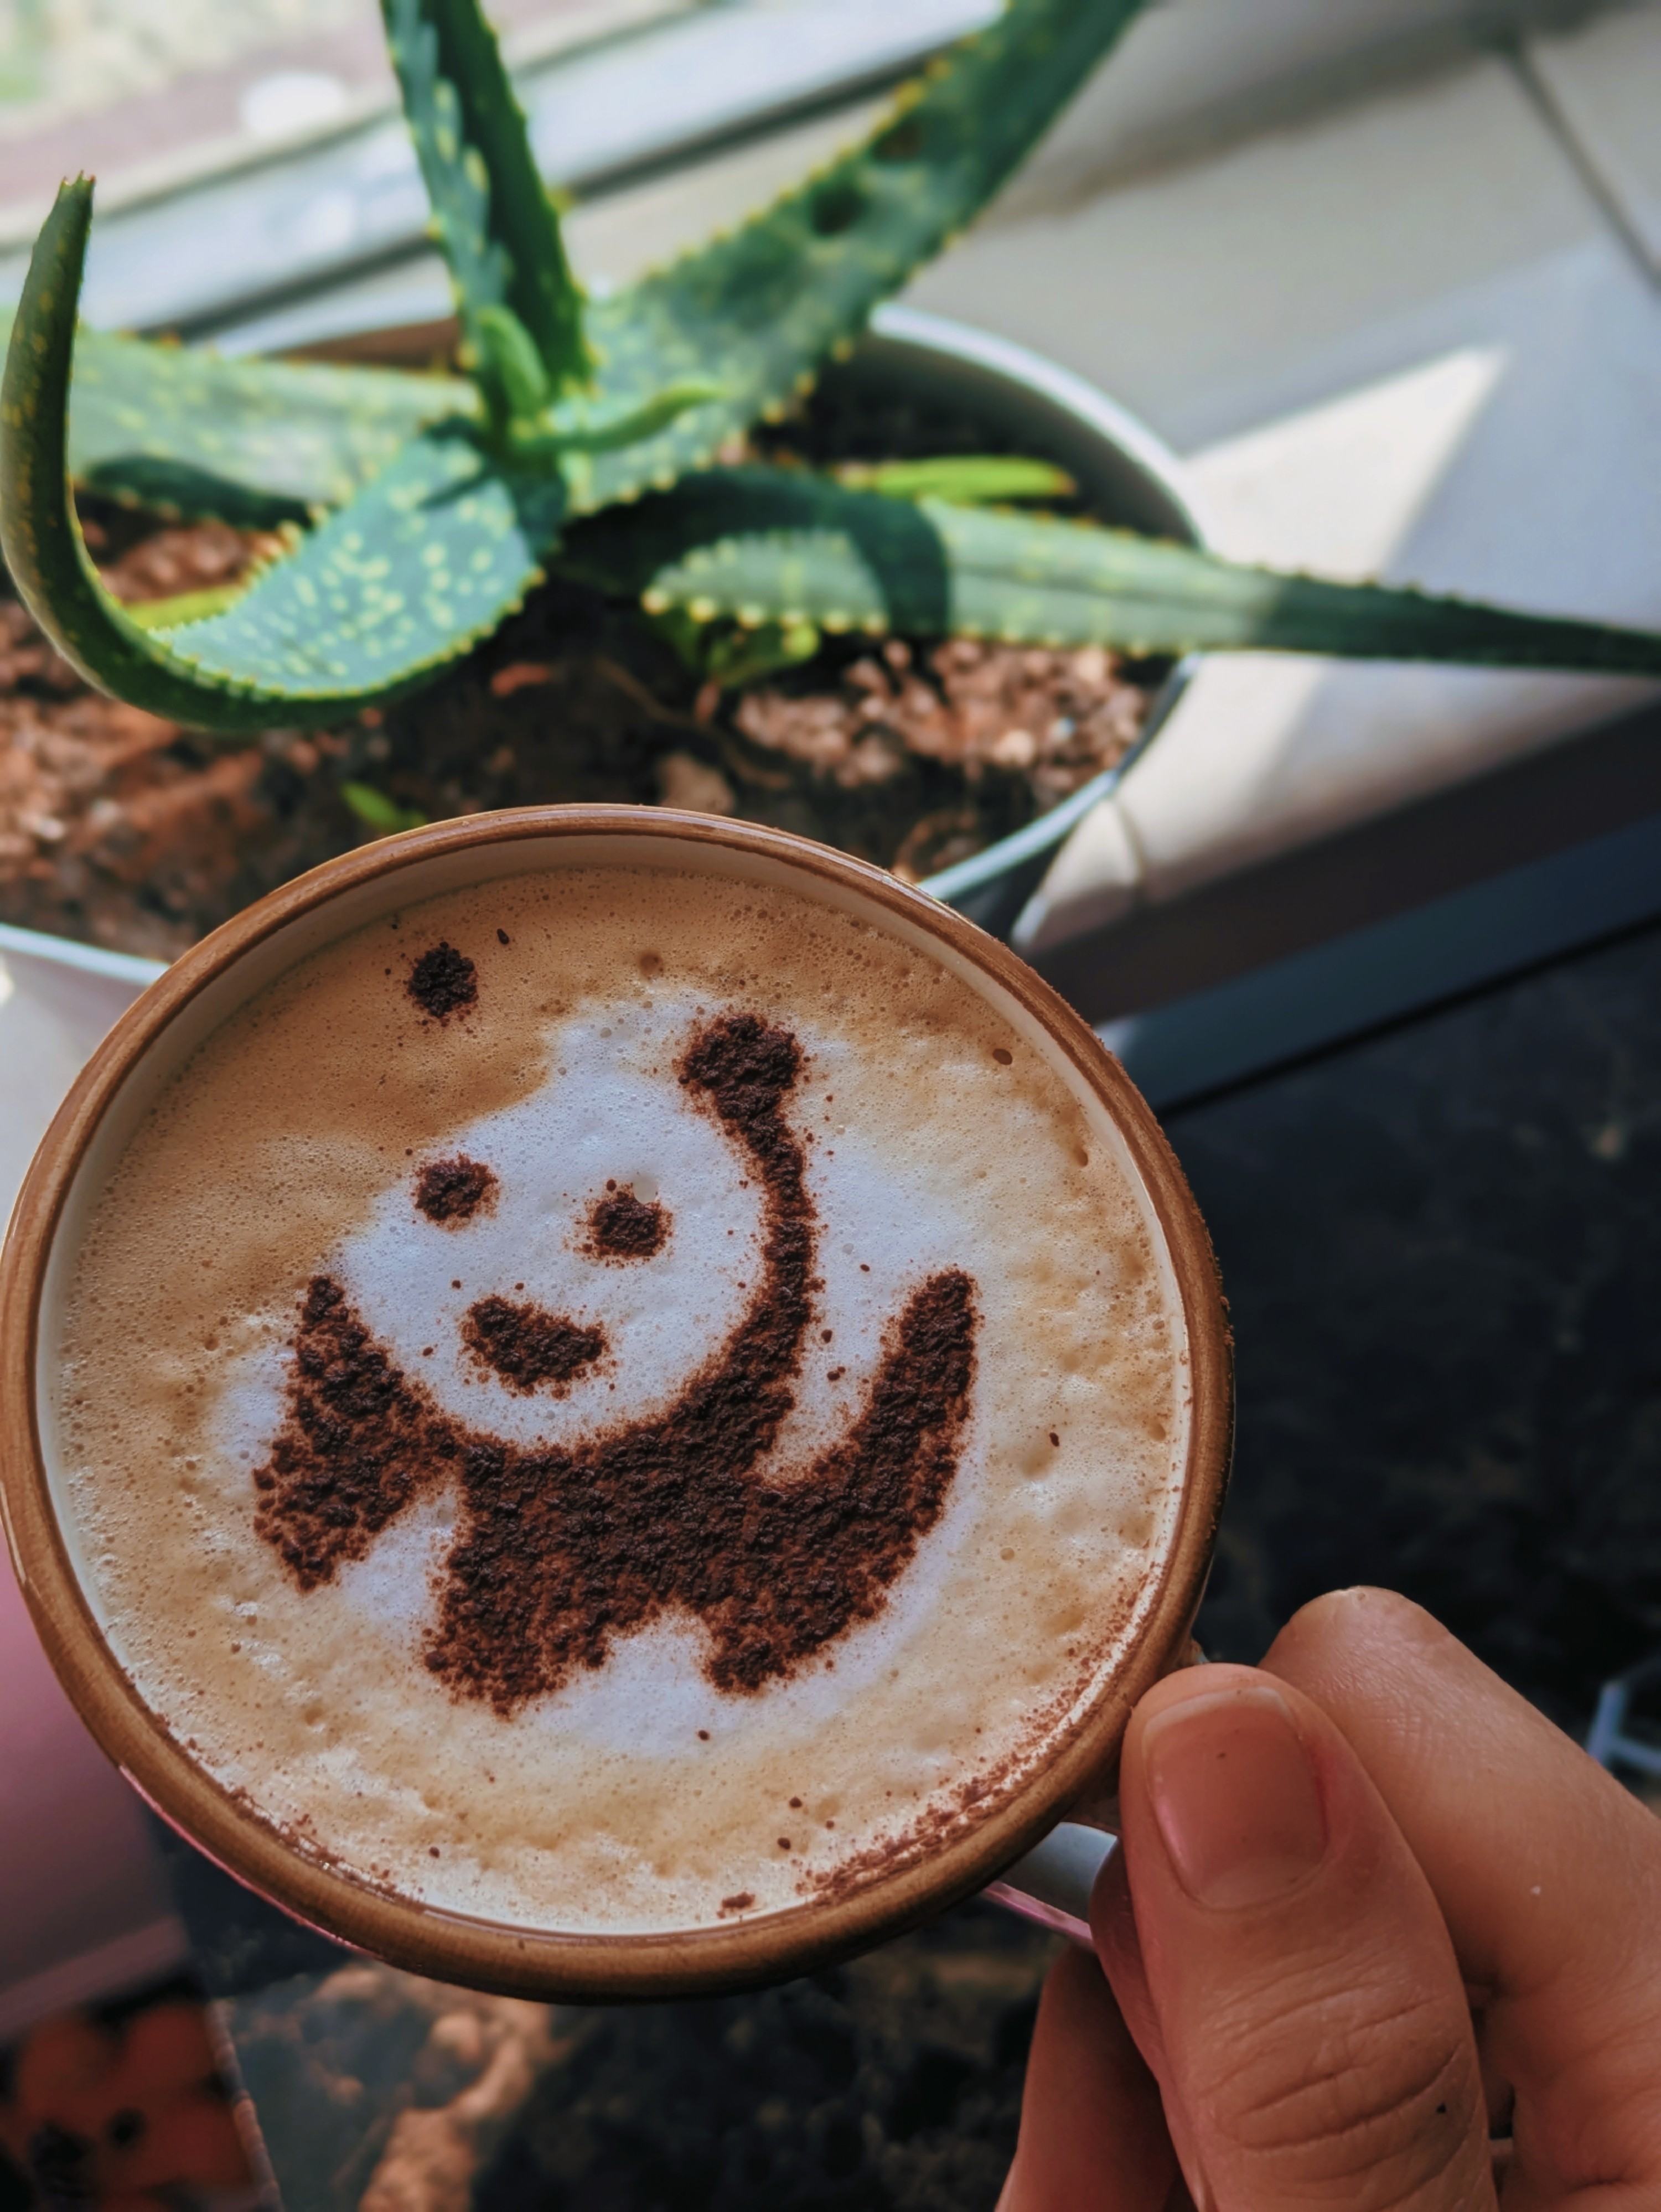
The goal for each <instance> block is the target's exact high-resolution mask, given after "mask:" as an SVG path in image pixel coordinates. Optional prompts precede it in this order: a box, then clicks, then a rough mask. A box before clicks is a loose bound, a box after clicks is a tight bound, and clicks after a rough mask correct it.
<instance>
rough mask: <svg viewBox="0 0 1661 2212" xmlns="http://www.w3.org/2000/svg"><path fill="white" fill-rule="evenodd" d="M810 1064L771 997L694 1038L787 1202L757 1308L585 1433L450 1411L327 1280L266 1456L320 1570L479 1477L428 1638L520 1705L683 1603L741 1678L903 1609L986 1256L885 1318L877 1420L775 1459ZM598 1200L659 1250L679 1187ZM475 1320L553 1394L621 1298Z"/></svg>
mask: <svg viewBox="0 0 1661 2212" xmlns="http://www.w3.org/2000/svg"><path fill="white" fill-rule="evenodd" d="M800 1069H801V1053H800V1048H799V1047H798V1045H797V1042H796V1040H795V1038H794V1036H791V1035H790V1034H789V1033H788V1031H786V1030H782V1029H779V1028H777V1027H775V1026H771V1025H770V1024H768V1023H766V1022H765V1021H764V1020H762V1019H760V1018H758V1017H757V1016H756V1015H754V1014H746V1013H738V1014H729V1015H727V1016H725V1017H724V1018H721V1019H719V1020H716V1021H715V1022H712V1023H710V1024H708V1025H707V1026H706V1027H704V1028H703V1030H700V1031H699V1032H698V1033H697V1035H696V1036H694V1037H693V1038H692V1039H691V1042H690V1043H689V1044H688V1046H687V1048H686V1050H685V1052H684V1054H683V1055H682V1057H681V1060H680V1063H679V1066H678V1079H679V1085H680V1088H681V1089H682V1091H684V1092H685V1093H686V1094H688V1095H689V1097H691V1098H692V1099H694V1100H696V1101H697V1102H698V1103H701V1104H703V1106H704V1107H705V1108H706V1109H707V1110H709V1112H710V1113H712V1114H713V1115H714V1117H715V1120H716V1121H717V1122H718V1124H719V1125H720V1126H721V1128H722V1130H723V1132H724V1133H725V1134H726V1136H727V1140H728V1141H729V1142H730V1143H731V1144H732V1145H733V1146H734V1147H735V1149H736V1150H737V1152H738V1153H739V1157H740V1159H741V1160H742V1162H743V1163H744V1164H745V1165H747V1166H748V1167H749V1169H750V1170H751V1175H752V1176H753V1177H754V1179H755V1181H756V1182H757V1185H758V1186H759V1188H760V1189H761V1191H762V1193H763V1194H764V1197H763V1212H764V1237H763V1243H762V1250H761V1254H760V1266H759V1271H758V1273H759V1279H758V1281H757V1284H756V1285H755V1287H754V1288H753V1289H752V1291H751V1295H750V1300H749V1304H748V1305H747V1307H746V1309H745V1313H744V1316H743V1317H742V1319H741V1321H740V1322H739V1326H738V1328H736V1329H735V1330H734V1331H733V1334H732V1335H731V1336H730V1337H729V1339H728V1340H727V1342H726V1343H725V1344H724V1345H722V1346H720V1347H719V1349H718V1350H716V1351H715V1352H712V1354H711V1355H710V1357H709V1358H707V1359H706V1360H705V1361H704V1362H703V1364H701V1365H699V1366H698V1367H697V1368H696V1369H695V1370H694V1371H693V1372H692V1373H691V1375H690V1376H688V1378H687V1379H686V1381H685V1382H684V1384H683V1385H682V1387H681V1389H680V1391H679V1393H678V1395H677V1396H676V1397H675V1399H674V1401H673V1402H672V1404H671V1406H670V1407H668V1409H667V1410H666V1412H664V1413H660V1414H658V1415H657V1416H656V1417H655V1418H653V1417H649V1416H648V1417H647V1418H645V1419H639V1418H636V1419H628V1418H625V1419H623V1420H622V1421H620V1422H618V1423H615V1424H613V1425H609V1426H607V1427H605V1428H604V1429H602V1430H600V1431H598V1432H597V1433H594V1434H592V1435H590V1436H588V1437H584V1438H581V1439H579V1440H577V1441H575V1442H573V1443H567V1444H565V1445H564V1446H563V1447H561V1446H551V1445H549V1444H547V1443H533V1444H530V1445H526V1444H514V1443H507V1442H504V1441H503V1440H502V1438H500V1437H496V1436H495V1435H494V1434H492V1433H491V1432H490V1430H489V1429H486V1428H479V1427H475V1426H472V1425H469V1424H468V1423H467V1422H466V1421H465V1420H464V1419H459V1418H458V1417H457V1416H456V1415H455V1414H453V1413H447V1412H446V1411H445V1410H444V1409H443V1408H442V1407H441V1406H440V1404H439V1403H438V1402H437V1401H436V1400H435V1397H434V1395H433V1394H432V1392H431V1391H430V1390H429V1389H427V1388H426V1386H425V1385H424V1384H423V1383H420V1382H418V1381H416V1380H413V1379H412V1378H411V1377H410V1376H406V1375H405V1373H404V1371H403V1370H401V1369H400V1368H399V1366H398V1365H397V1364H395V1362H394V1360H393V1359H392V1357H391V1356H389V1354H388V1353H387V1352H386V1350H385V1349H384V1348H383V1346H381V1345H380V1343H379V1342H378V1341H377V1340H376V1339H375V1337H374V1334H373V1333H372V1332H371V1330H370V1329H369V1328H368V1326H367V1325H366V1323H365V1322H363V1321H362V1319H361V1318H360V1316H359V1315H358V1313H357V1312H356V1310H355V1309H354V1307H353V1306H352V1305H351V1304H350V1301H349V1299H348V1297H347V1295H346V1293H345V1291H344V1290H343V1289H342V1287H341V1286H340V1285H339V1284H338V1282H337V1281H335V1280H334V1279H333V1278H332V1277H331V1276H328V1275H319V1276H316V1277H314V1278H313V1281H312V1283H311V1285H310V1287H309V1289H308V1291H307V1297H306V1301H305V1305H304V1309H303V1312H302V1316H301V1328H300V1331H299V1334H298V1335H297V1337H296V1339H295V1345H294V1373H293V1380H292V1382H291V1383H290V1386H289V1415H288V1419H287V1420H286V1422H285V1424H284V1426H283V1432H282V1433H281V1435H280V1436H279V1437H277V1442H276V1444H275V1446H274V1448H273V1449H272V1452H271V1458H270V1459H269V1460H268V1461H267V1462H266V1463H265V1465H264V1466H262V1467H261V1468H259V1470H258V1472H257V1473H256V1474H255V1476H254V1486H255V1489H256V1491H257V1492H259V1498H260V1503H259V1510H258V1516H257V1518H258V1525H259V1531H260V1534H262V1535H263V1536H264V1537H265V1540H266V1541H268V1542H269V1543H270V1544H271V1545H272V1546H273V1547H275V1549H276V1550H277V1553H279V1555H280V1556H281V1558H282V1559H283V1562H284V1564H285V1565H286V1566H287V1567H288V1569H289V1572H290V1573H291V1575H292V1576H293V1577H294V1579H295V1583H297V1584H298V1586H299V1587H300V1589H302V1590H308V1589H314V1588H315V1587H317V1586H318V1585H319V1584H320V1583H326V1582H329V1581H331V1580H332V1579H333V1577H334V1576H335V1573H336V1571H337V1570H338V1567H339V1566H340V1565H342V1564H343V1563H344V1562H346V1561H350V1560H352V1559H361V1558H362V1557H364V1556H365V1555H366V1554H367V1553H368V1551H369V1549H370V1547H372V1546H373V1544H374V1541H375V1539H376V1538H377V1537H378V1536H379V1535H380V1533H381V1531H382V1530H383V1529H385V1528H386V1527H387V1526H388V1525H389V1524H390V1523H391V1522H392V1521H394V1520H395V1519H396V1518H397V1517H398V1516H399V1515H400V1514H401V1513H403V1512H404V1511H405V1510H406V1508H408V1507H409V1506H410V1505H411V1504H413V1503H414V1502H415V1501H416V1500H417V1498H418V1497H419V1496H420V1495H421V1493H422V1492H423V1491H424V1490H428V1489H431V1488H435V1487H441V1486H454V1487H456V1488H457V1489H458V1490H459V1492H460V1496H461V1500H462V1504H461V1512H460V1519H459V1528H458V1531H457V1534H456V1539H455V1541H454V1543H453V1546H452V1547H451V1549H450V1552H449V1554H448V1556H447V1560H446V1562H445V1565H444V1567H443V1569H442V1570H441V1583H442V1588H441V1597H440V1604H439V1617H438V1620H437V1621H436V1623H435V1626H434V1629H433V1632H432V1633H431V1634H430V1636H429V1639H428V1643H427V1647H426V1652H425V1662H426V1665H427V1668H428V1669H429V1672H430V1673H432V1674H435V1675H437V1676H439V1677H440V1678H441V1679H442V1680H445V1681H446V1682H447V1683H448V1684H449V1685H450V1686H451V1687H452V1688H453V1690H455V1691H456V1692H458V1693H459V1694H463V1695H467V1696H472V1697H478V1698H483V1699H488V1700H489V1701H490V1703H491V1704H492V1705H495V1706H496V1708H497V1710H498V1711H502V1712H503V1713H512V1712H513V1711H515V1710H516V1709H517V1708H518V1707H519V1706H520V1705H523V1704H525V1703H526V1701H527V1700H528V1699H532V1698H533V1697H537V1696H538V1695H542V1694H545V1693H546V1692H551V1691H557V1690H558V1689H559V1688H560V1687H561V1686H562V1685H563V1683H564V1682H565V1680H567V1679H568V1678H569V1675H570V1674H571V1673H572V1671H573V1669H574V1668H577V1667H579V1666H581V1667H587V1668H598V1667H601V1666H603V1665H604V1664H605V1661H606V1659H607V1657H608V1656H609V1655H610V1651H611V1644H612V1640H613V1638H616V1637H618V1636H619V1635H623V1634H625V1633H627V1632H629V1631H630V1630H631V1629H636V1628H639V1627H642V1626H645V1625H647V1624H648V1623H649V1622H651V1621H652V1620H654V1619H656V1618H657V1617H658V1616H659V1615H660V1613H664V1612H666V1611H668V1610H674V1609H678V1610H680V1611H683V1612H685V1613H690V1614H692V1615H694V1616H696V1618H697V1620H699V1621H700V1622H701V1623H702V1624H703V1628H704V1630H705V1632H706V1634H707V1638H708V1644H709V1649H708V1655H707V1657H706V1660H705V1672H706V1673H707V1674H708V1675H709V1679H710V1680H711V1681H712V1682H713V1683H714V1684H715V1686H716V1687H717V1688H718V1689H721V1690H722V1691H726V1692H739V1691H755V1690H757V1689H759V1688H760V1687H761V1686H762V1685H763V1684H764V1683H765V1682H767V1681H768V1680H771V1679H773V1678H775V1677H777V1676H782V1675H784V1674H788V1673H789V1672H790V1671H791V1670H792V1669H793V1668H795V1667H797V1666H799V1665H800V1664H801V1663H802V1662H804V1661H806V1659H808V1658H810V1657H812V1656H814V1655H815V1654H817V1653H818V1652H819V1651H820V1650H822V1649H823V1647H824V1646H825V1645H827V1644H831V1642H833V1641H834V1640H835V1639H836V1638H838V1637H840V1636H841V1635H843V1633H844V1632H845V1631H846V1630H847V1629H848V1628H849V1626H852V1625H853V1624H854V1623H855V1622H856V1621H859V1620H867V1619H869V1618H870V1617H871V1616H872V1615H873V1613H876V1612H877V1611H878V1610H879V1607H881V1605H882V1603H883V1601H884V1599H885V1595H886V1593H887V1589H888V1586H889V1584H890V1583H892V1582H893V1581H894V1580H895V1578H896V1577H897V1576H898V1575H899V1574H900V1573H901V1572H902V1571H904V1567H905V1566H906V1565H907V1564H908V1563H909V1561H910V1558H911V1555H912V1553H913V1552H914V1551H915V1549H916V1544H917V1541H918V1540H919V1538H920V1537H922V1535H924V1534H927V1533H928V1530H929V1529H930V1528H933V1527H934V1523H935V1522H936V1521H937V1520H938V1519H939V1517H940V1510H941V1507H942V1505H943V1504H944V1503H945V1498H946V1492H947V1491H948V1489H949V1488H950V1486H951V1483H952V1477H953V1475H954V1474H955V1472H956V1453H957V1448H958V1439H959V1436H960V1432H961V1431H962V1429H963V1426H964V1421H965V1419H966V1417H967V1413H968V1402H969V1397H970V1388H971V1384H972V1379H973V1374H974V1337H975V1318H976V1316H975V1304H974V1285H973V1284H972V1283H971V1281H970V1278H969V1277H968V1276H967V1275H966V1274H964V1273H963V1271H962V1270H961V1269H949V1270H945V1271H942V1272H940V1273H935V1274H933V1275H931V1276H929V1277H928V1279H927V1280H926V1281H925V1282H923V1283H922V1285H920V1286H919V1287H918V1288H917V1289H916V1291H915V1292H914V1293H913V1294H912V1296H911V1297H910V1299H909V1300H908V1302H907V1304H906V1305H905V1306H904V1310H903V1311H902V1312H900V1313H899V1314H898V1315H897V1316H895V1318H894V1319H893V1321H892V1322H891V1324H890V1326H889V1328H887V1329H886V1330H885V1334H884V1345H883V1352H882V1357H881V1359H880V1362H879V1366H878V1369H877V1371H876V1374H875V1376H874V1377H873V1381H872V1383H871V1385H870V1387H869V1389H868V1390H867V1394H866V1397H865V1402H864V1404H863V1405H862V1407H861V1410H860V1413H859V1414H858V1417H857V1418H856V1419H855V1421H854V1422H853V1423H852V1424H851V1425H849V1428H848V1429H847V1430H846V1431H845V1432H844V1433H843V1435H842V1436H841V1437H838V1438H837V1440H836V1441H835V1443H832V1444H831V1445H830V1446H829V1447H828V1448H827V1449H825V1450H824V1451H823V1452H821V1453H820V1455H818V1458H817V1459H816V1460H815V1462H813V1463H812V1466H811V1467H809V1468H791V1469H788V1470H776V1471H771V1472H770V1473H769V1474H766V1475H764V1476H763V1475H758V1474H757V1468H758V1466H759V1464H760V1462H762V1461H763V1460H764V1457H765V1455H767V1454H768V1453H769V1452H770V1449H771V1448H772V1447H773V1445H774V1443H776V1439H777V1436H778V1431H779V1429H780V1427H781V1425H782V1422H783V1420H784V1419H785V1416H786V1415H787V1414H788V1413H789V1412H790V1410H791V1409H792V1407H793V1404H794V1385H795V1383H796V1381H797V1378H798V1376H800V1371H801V1368H802V1364H803V1355H804V1346H805V1340H806V1336H807V1333H808V1329H809V1325H810V1322H811V1321H812V1318H813V1316H814V1312H815V1310H816V1308H815V1296H814V1294H815V1291H817V1290H820V1289H822V1288H823V1281H822V1279H821V1278H820V1277H819V1276H818V1273H817V1270H816V1251H817V1246H818V1216H817V1209H816V1208H815V1206H814V1204H813V1201H812V1198H811V1197H810V1196H809V1194H808V1192H807V1189H806V1183H805V1180H804V1173H803V1170H804V1165H805V1162H804V1156H803V1146H802V1144H801V1142H800V1139H799V1138H798V1137H797V1136H796V1135H795V1133H794V1132H793V1130H792V1129H791V1127H790V1124H789V1121H788V1115H787V1111H786V1109H787V1105H788V1100H789V1097H790V1094H791V1093H792V1092H793V1091H794V1089H795V1087H796V1083H797V1079H798V1076H799V1074H800ZM499 1185H500V1178H499V1177H498V1176H496V1174H495V1172H494V1171H493V1170H490V1169H489V1168H487V1167H484V1166H483V1165H481V1164H478V1163H476V1162H473V1161H472V1160H470V1159H467V1158H459V1159H458V1160H455V1161H451V1162H447V1163H441V1164H439V1165H438V1166H436V1167H429V1168H427V1169H425V1170H423V1173H422V1176H421V1178H420V1182H419V1188H418V1194H417V1210H418V1211H419V1212H422V1213H423V1214H424V1215H425V1216H426V1217H427V1218H429V1220H436V1221H438V1222H440V1223H441V1224H442V1225H444V1226H445V1227H446V1228H451V1227H453V1225H455V1224H456V1223H457V1222H458V1221H459V1220H462V1219H468V1218H472V1216H473V1215H474V1214H475V1213H477V1212H478V1211H479V1209H480V1207H481V1206H483V1205H484V1204H485V1203H486V1202H487V1201H490V1202H492V1203H494V1202H495V1200H496V1192H497V1190H498V1188H499ZM611 1188H612V1189H613V1190H614V1191H615V1188H616V1185H615V1180H614V1179H613V1180H612V1182H611ZM594 1213H595V1217H596V1219H597V1222H598V1225H599V1226H598V1228H597V1230H596V1231H595V1233H596V1236H597V1237H599V1239H600V1242H601V1245H602V1249H605V1250H608V1251H609V1252H610V1253H611V1255H612V1256H618V1255H624V1254H627V1255H636V1256H640V1257H642V1258H643V1257H647V1256H649V1255H650V1254H651V1253H652V1252H653V1251H654V1250H655V1249H657V1246H658V1244H659V1243H660V1240H661V1221H662V1217H661V1210H660V1209H659V1208H655V1207H651V1208H648V1206H647V1205H646V1204H645V1203H644V1202H642V1201H641V1200H636V1199H635V1198H634V1196H633V1194H632V1193H628V1194H618V1198H616V1199H611V1200H603V1201H600V1202H599V1204H598V1205H597V1206H596V1207H595V1209H594ZM460 1286H461V1279H459V1278H452V1287H453V1288H459V1287H460ZM524 1288H525V1284H524V1282H523V1280H522V1279H521V1280H520V1281H518V1282H516V1283H515V1284H514V1289H515V1290H516V1291H522V1290H523V1289H524ZM461 1334H462V1337H463V1339H464V1340H465V1342H466V1344H467V1346H468V1349H469V1350H470V1352H472V1355H473V1357H474V1358H475V1359H476V1360H477V1361H478V1362H479V1364H482V1365H484V1366H485V1367H487V1368H489V1369H490V1370H493V1371H494V1372H496V1374H497V1375H498V1376H500V1377H501V1379H502V1381H503V1382H505V1383H507V1385H508V1387H509V1388H510V1389H516V1390H518V1391H519V1392H520V1393H521V1395H529V1394H530V1393H531V1392H532V1391H533V1390H534V1389H536V1388H537V1387H538V1384H541V1383H546V1384H549V1385H551V1387H552V1388H554V1389H557V1390H563V1389H564V1388H565V1387H566V1386H568V1385H569V1383H570V1381H571V1380H572V1379H573V1378H574V1377H575V1376H576V1375H577V1374H578V1373H579V1372H581V1370H583V1369H584V1368H587V1367H591V1366H593V1365H594V1364H596V1363H597V1362H598V1361H599V1358H600V1357H601V1354H602V1352H603V1350H604V1347H605V1333H604V1330H603V1329H602V1328H600V1327H599V1326H598V1325H597V1324H594V1323H593V1322H582V1321H576V1320H571V1319H569V1318H567V1317H566V1316H563V1315H556V1314H551V1313H549V1312H548V1311H546V1310H545V1309H543V1308H540V1307H538V1306H536V1305H534V1304H514V1303H512V1302H511V1301H510V1300H508V1298H507V1297H504V1296H503V1295H502V1293H501V1292H499V1291H492V1292H490V1294H488V1295H487V1296H486V1297H483V1298H480V1299H478V1300H476V1301H475V1302H474V1303H473V1304H472V1305H471V1306H470V1307H469V1309H468V1311H467V1315H466V1318H465V1322H464V1323H463V1325H462V1329H461ZM824 1334H825V1335H826V1336H827V1337H828V1336H831V1335H832V1334H833V1332H831V1331H829V1330H826V1331H824ZM433 1348H434V1347H432V1346H428V1347H426V1348H425V1352H424V1354H423V1356H427V1355H429V1354H430V1352H432V1350H433ZM625 1382H626V1375H625Z"/></svg>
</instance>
